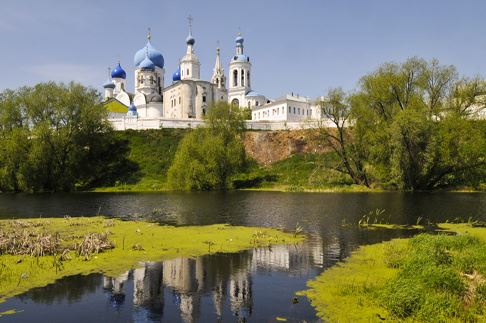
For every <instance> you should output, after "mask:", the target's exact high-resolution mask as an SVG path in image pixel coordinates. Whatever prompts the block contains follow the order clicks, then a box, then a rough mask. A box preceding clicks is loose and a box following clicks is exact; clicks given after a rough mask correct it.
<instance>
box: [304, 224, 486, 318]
mask: <svg viewBox="0 0 486 323" xmlns="http://www.w3.org/2000/svg"><path fill="white" fill-rule="evenodd" d="M438 231H439V232H438V234H435V235H431V234H419V235H416V236H414V237H413V238H409V239H395V240H391V241H387V242H383V243H379V244H374V245H369V246H362V247H360V248H359V249H358V250H357V251H356V252H354V253H353V254H352V255H351V257H349V258H348V259H346V260H345V261H344V262H342V263H338V264H337V265H336V266H334V267H332V268H330V269H328V270H327V271H325V272H324V273H322V274H321V275H320V276H318V277H317V278H316V279H315V280H312V281H309V282H308V286H309V287H310V289H309V290H306V291H303V292H300V293H299V294H301V295H306V296H307V297H308V298H309V299H310V301H311V303H312V305H313V306H314V307H315V308H316V310H317V312H318V315H319V316H320V317H321V318H322V319H324V320H326V321H330V322H381V321H383V320H387V321H388V320H391V321H400V322H465V321H467V322H485V321H486V279H485V277H486V228H484V227H473V226H471V225H469V224H450V223H445V224H439V228H438ZM440 231H444V232H443V233H445V232H446V233H447V234H441V232H440ZM451 233H455V235H451Z"/></svg>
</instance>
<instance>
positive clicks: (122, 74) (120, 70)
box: [111, 63, 127, 79]
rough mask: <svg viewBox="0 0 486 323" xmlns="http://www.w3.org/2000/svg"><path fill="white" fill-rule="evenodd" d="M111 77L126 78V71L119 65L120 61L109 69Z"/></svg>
mask: <svg viewBox="0 0 486 323" xmlns="http://www.w3.org/2000/svg"><path fill="white" fill-rule="evenodd" d="M111 77H112V78H114V79H115V78H119V79H126V78H127V73H125V71H124V70H123V68H122V67H121V65H120V63H118V65H117V66H116V67H115V68H114V69H113V71H111Z"/></svg>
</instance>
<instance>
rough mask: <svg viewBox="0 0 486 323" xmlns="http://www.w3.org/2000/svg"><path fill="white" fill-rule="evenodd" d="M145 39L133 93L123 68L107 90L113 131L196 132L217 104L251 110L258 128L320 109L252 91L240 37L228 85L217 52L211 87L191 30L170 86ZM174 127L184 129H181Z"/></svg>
mask: <svg viewBox="0 0 486 323" xmlns="http://www.w3.org/2000/svg"><path fill="white" fill-rule="evenodd" d="M190 22H191V20H190ZM147 39H148V40H147V44H146V45H145V46H144V47H143V48H141V49H139V50H138V51H137V52H136V53H135V55H134V66H135V73H134V77H135V79H134V80H135V82H134V83H135V89H134V92H133V93H132V92H129V91H128V90H127V88H126V78H127V73H126V72H125V70H124V69H123V67H122V66H121V64H120V62H119V63H118V65H117V66H116V67H115V68H114V69H113V70H111V73H110V76H111V78H110V79H109V80H108V81H107V82H106V83H105V84H104V86H103V87H104V98H105V104H106V105H107V106H108V107H110V106H113V105H115V106H117V108H116V109H110V108H109V110H110V111H111V112H110V116H109V119H110V121H111V122H112V124H113V125H114V126H115V129H126V128H127V127H128V128H135V129H147V128H160V127H162V126H165V125H168V127H172V126H173V127H191V126H193V125H194V126H197V125H198V122H199V123H201V122H202V120H203V119H204V115H205V114H206V113H207V111H208V109H210V107H211V104H212V103H213V102H215V101H226V102H228V103H230V104H232V105H235V106H239V107H240V108H248V109H250V111H251V117H252V121H255V122H258V121H260V122H262V121H267V122H271V121H277V122H278V121H280V122H287V121H297V122H302V121H304V120H307V119H312V118H316V116H317V114H316V111H317V109H316V107H313V106H312V104H311V101H310V100H309V99H308V98H306V97H302V96H298V95H294V94H291V95H290V94H289V95H286V96H284V97H282V98H280V99H276V100H270V99H268V98H267V97H265V96H264V95H261V94H258V93H257V92H255V91H253V90H252V87H251V83H252V77H253V75H252V71H251V67H252V65H251V62H250V58H249V56H247V55H246V54H245V51H244V39H243V37H242V36H241V34H240V33H238V35H237V37H236V38H235V53H234V56H233V57H231V59H230V60H229V65H228V71H229V72H228V79H227V77H226V75H225V71H224V69H223V66H222V64H221V57H220V50H219V48H217V49H216V60H215V64H214V68H213V73H212V76H211V79H210V80H209V81H206V80H203V79H202V78H201V72H200V71H201V63H200V61H199V59H198V57H197V55H196V51H195V43H196V41H195V39H194V37H193V35H192V28H191V24H189V35H188V36H187V38H186V52H185V54H184V55H183V56H182V58H181V59H180V60H179V66H178V68H177V69H176V71H175V72H174V73H173V74H172V78H171V79H170V80H166V78H165V67H164V56H163V55H162V53H161V52H160V51H159V50H157V49H156V48H155V47H154V45H153V44H152V35H151V32H150V30H149V33H148V35H147ZM227 80H228V81H227ZM175 122H179V123H180V124H179V125H178V126H177V125H176V123H175ZM171 125H172V126H171Z"/></svg>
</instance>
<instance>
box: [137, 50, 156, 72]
mask: <svg viewBox="0 0 486 323" xmlns="http://www.w3.org/2000/svg"><path fill="white" fill-rule="evenodd" d="M138 67H139V68H141V69H143V70H151V71H153V70H154V69H155V64H154V62H152V61H151V60H150V58H149V57H148V54H146V55H145V58H144V60H143V61H141V62H140V65H138Z"/></svg>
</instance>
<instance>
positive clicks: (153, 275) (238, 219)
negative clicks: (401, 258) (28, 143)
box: [0, 192, 486, 322]
mask: <svg viewBox="0 0 486 323" xmlns="http://www.w3.org/2000/svg"><path fill="white" fill-rule="evenodd" d="M376 209H385V213H386V214H387V215H388V216H390V218H391V221H392V222H394V223H403V224H405V223H412V224H413V223H415V222H416V221H417V218H418V217H421V218H424V219H429V220H430V221H434V222H439V221H445V220H447V219H449V220H451V219H455V218H463V219H467V218H469V217H475V218H479V217H484V216H485V212H486V194H484V193H414V194H411V193H278V192H225V193H221V192H216V193H157V194H155V193H154V194H125V193H123V194H111V193H102V194H99V193H76V194H39V195H27V194H17V195H8V194H6V195H0V218H13V217H15V218H25V217H39V216H45V217H47V216H50V217H52V216H64V215H71V216H78V215H87V216H91V215H96V214H104V215H108V216H116V217H126V216H131V217H142V218H150V219H151V220H154V221H158V222H160V223H168V224H175V225H190V224H211V223H222V222H224V223H230V224H238V225H255V226H272V227H281V228H284V229H287V230H293V229H295V227H296V226H297V225H302V226H303V227H304V230H305V232H307V233H308V234H309V239H308V240H307V241H306V242H305V243H303V244H300V245H297V246H274V247H271V248H259V249H254V250H246V251H242V252H239V253H232V254H216V255H208V256H203V257H197V258H179V259H172V260H166V261H163V262H153V263H144V264H140V266H139V267H137V268H133V269H129V270H127V272H126V273H123V274H122V275H120V276H119V277H106V276H103V275H102V274H92V275H89V276H73V277H67V278H64V279H61V280H60V281H58V282H56V283H55V284H52V285H49V286H47V287H43V288H36V289H33V290H31V291H29V292H27V293H25V294H22V295H19V296H17V297H13V298H11V299H9V300H7V302H5V303H2V304H0V312H2V311H4V310H7V309H11V308H16V309H17V310H20V311H22V312H21V313H18V314H15V315H12V316H5V317H2V318H0V321H6V322H9V321H16V322H66V321H69V322H87V321H89V322H91V321H92V322H146V321H149V322H160V321H164V322H218V321H223V322H242V321H243V322H244V321H249V322H272V321H275V319H276V318H277V317H284V318H287V319H288V320H289V321H296V322H303V321H306V322H314V321H318V319H317V317H316V314H315V311H314V309H313V308H312V306H311V305H310V304H309V303H308V301H307V300H306V299H305V298H303V297H298V298H297V302H295V300H294V297H295V292H296V291H299V290H302V289H305V287H306V285H305V284H306V281H307V280H309V279H312V278H314V277H315V276H316V275H318V274H320V273H321V272H322V271H323V270H325V269H326V268H328V267H330V266H332V265H334V264H335V263H336V262H337V261H340V260H343V259H344V258H345V257H346V256H348V255H349V254H350V252H352V251H353V250H355V249H356V248H357V247H358V246H360V245H364V244H370V243H376V242H380V241H384V240H389V239H392V238H394V237H403V236H408V235H410V234H413V232H409V231H400V230H360V229H358V228H356V227H353V226H351V227H350V226H346V225H344V226H343V225H342V224H343V223H356V222H357V221H358V220H359V219H360V218H361V217H362V216H363V214H365V213H367V212H369V211H374V210H376ZM188 239H190V237H188Z"/></svg>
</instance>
